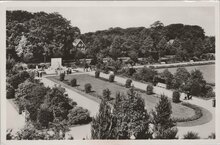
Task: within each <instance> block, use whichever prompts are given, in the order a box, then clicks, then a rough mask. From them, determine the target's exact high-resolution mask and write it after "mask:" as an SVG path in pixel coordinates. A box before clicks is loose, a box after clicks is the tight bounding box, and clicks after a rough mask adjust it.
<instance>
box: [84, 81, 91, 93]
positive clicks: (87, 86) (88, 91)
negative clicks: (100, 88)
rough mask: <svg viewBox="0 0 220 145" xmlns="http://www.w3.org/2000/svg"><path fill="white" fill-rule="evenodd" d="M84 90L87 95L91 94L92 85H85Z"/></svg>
mask: <svg viewBox="0 0 220 145" xmlns="http://www.w3.org/2000/svg"><path fill="white" fill-rule="evenodd" d="M84 89H85V92H86V93H90V92H91V91H92V85H91V84H90V83H87V84H85V86H84Z"/></svg>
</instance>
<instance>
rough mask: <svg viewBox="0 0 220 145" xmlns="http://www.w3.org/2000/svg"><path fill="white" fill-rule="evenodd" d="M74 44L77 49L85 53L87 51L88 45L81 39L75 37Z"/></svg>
mask: <svg viewBox="0 0 220 145" xmlns="http://www.w3.org/2000/svg"><path fill="white" fill-rule="evenodd" d="M73 46H74V47H75V48H76V49H77V50H80V51H82V52H83V53H85V51H86V45H85V44H84V43H83V41H82V40H81V39H75V40H74V41H73Z"/></svg>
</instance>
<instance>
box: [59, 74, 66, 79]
mask: <svg viewBox="0 0 220 145" xmlns="http://www.w3.org/2000/svg"><path fill="white" fill-rule="evenodd" d="M64 79H65V73H61V74H60V81H64Z"/></svg>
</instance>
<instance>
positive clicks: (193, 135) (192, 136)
mask: <svg viewBox="0 0 220 145" xmlns="http://www.w3.org/2000/svg"><path fill="white" fill-rule="evenodd" d="M183 138H184V139H200V137H199V135H198V133H195V132H192V131H190V132H187V134H185V135H184V136H183Z"/></svg>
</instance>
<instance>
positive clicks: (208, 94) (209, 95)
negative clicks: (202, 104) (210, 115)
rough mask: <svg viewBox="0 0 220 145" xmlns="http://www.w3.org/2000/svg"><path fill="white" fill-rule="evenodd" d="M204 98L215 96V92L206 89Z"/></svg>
mask: <svg viewBox="0 0 220 145" xmlns="http://www.w3.org/2000/svg"><path fill="white" fill-rule="evenodd" d="M206 98H215V92H213V91H212V90H210V91H208V93H207V94H206Z"/></svg>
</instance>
